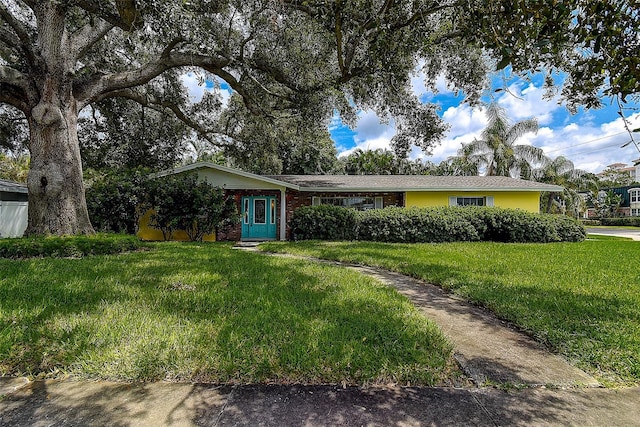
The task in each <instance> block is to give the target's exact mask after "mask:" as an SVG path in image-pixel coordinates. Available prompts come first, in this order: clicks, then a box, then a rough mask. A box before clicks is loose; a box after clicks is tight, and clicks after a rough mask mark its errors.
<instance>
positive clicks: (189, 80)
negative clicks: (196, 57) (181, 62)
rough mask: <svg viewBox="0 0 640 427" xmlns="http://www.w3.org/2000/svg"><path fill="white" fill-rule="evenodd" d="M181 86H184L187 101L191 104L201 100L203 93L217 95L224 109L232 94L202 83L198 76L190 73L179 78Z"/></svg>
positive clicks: (206, 82) (210, 84)
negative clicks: (187, 93)
mask: <svg viewBox="0 0 640 427" xmlns="http://www.w3.org/2000/svg"><path fill="white" fill-rule="evenodd" d="M180 79H181V80H182V84H183V85H185V87H186V88H187V91H188V92H189V99H190V100H191V102H193V103H196V102H200V101H201V100H202V97H203V95H204V92H205V91H207V92H210V93H217V94H218V95H219V96H220V101H221V102H222V106H223V107H226V106H227V105H228V103H229V99H230V98H231V94H232V92H231V91H230V90H226V89H222V88H220V87H219V85H216V84H212V83H211V82H209V81H205V82H203V81H202V80H200V79H199V78H198V76H197V75H196V74H194V73H192V72H189V73H186V74H183V75H181V76H180Z"/></svg>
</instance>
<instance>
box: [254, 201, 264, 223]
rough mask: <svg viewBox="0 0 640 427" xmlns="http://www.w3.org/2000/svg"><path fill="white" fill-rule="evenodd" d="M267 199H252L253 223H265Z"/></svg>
mask: <svg viewBox="0 0 640 427" xmlns="http://www.w3.org/2000/svg"><path fill="white" fill-rule="evenodd" d="M266 205H267V201H266V200H265V199H255V200H254V201H253V223H254V224H266V223H267V206H266Z"/></svg>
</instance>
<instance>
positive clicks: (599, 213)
mask: <svg viewBox="0 0 640 427" xmlns="http://www.w3.org/2000/svg"><path fill="white" fill-rule="evenodd" d="M588 202H589V203H590V204H591V205H592V206H593V208H594V210H595V212H596V217H598V218H615V217H617V216H618V215H619V213H620V205H621V204H622V196H621V195H620V194H616V193H614V192H613V190H609V191H606V192H605V191H602V190H600V191H593V192H592V193H591V194H590V196H589V199H588Z"/></svg>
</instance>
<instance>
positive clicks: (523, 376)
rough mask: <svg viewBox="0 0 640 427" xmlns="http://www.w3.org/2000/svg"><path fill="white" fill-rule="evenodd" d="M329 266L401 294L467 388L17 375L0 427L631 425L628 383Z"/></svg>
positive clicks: (419, 289) (445, 298)
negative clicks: (443, 345)
mask: <svg viewBox="0 0 640 427" xmlns="http://www.w3.org/2000/svg"><path fill="white" fill-rule="evenodd" d="M246 249H248V250H255V248H251V247H249V248H246ZM265 256H266V255H265ZM285 256H286V255H285ZM312 261H313V262H328V261H319V260H312ZM331 263H332V264H339V263H333V262H331ZM339 265H343V266H344V267H346V268H353V269H356V270H358V271H361V272H362V273H364V274H368V275H371V276H374V277H376V278H377V279H378V280H381V281H382V282H384V283H386V284H388V285H390V286H394V287H395V288H396V289H398V291H399V292H401V293H403V294H404V295H406V296H407V297H408V298H409V299H411V301H412V302H413V303H414V304H415V305H416V307H418V309H419V310H421V311H422V312H423V313H424V314H425V315H426V316H427V317H429V318H430V319H432V320H433V321H434V322H436V323H437V324H438V325H439V326H440V328H441V329H442V330H443V331H444V333H445V334H446V335H447V336H448V337H449V339H450V340H451V341H452V343H453V344H454V347H455V357H456V359H457V361H458V363H459V364H460V366H461V367H462V369H463V371H464V372H465V373H466V374H467V376H468V377H469V378H470V379H471V380H472V381H473V382H474V383H475V385H476V386H475V387H468V388H457V387H451V388H426V387H425V388H421V387H387V388H381V387H375V388H357V387H346V388H342V387H340V386H300V385H293V386H275V385H274V386H269V385H247V386H214V385H193V384H176V383H150V384H122V383H109V382H86V381H85V382H77V381H73V380H65V381H44V382H43V381H39V382H34V383H27V382H25V381H24V380H21V379H11V378H0V396H4V397H2V398H0V426H5V425H6V426H56V425H65V426H67V425H79V426H84V425H87V426H95V425H99V426H103V425H104V426H161V425H175V426H191V425H204V426H227V425H234V426H327V425H331V426H333V425H335V426H361V425H367V426H390V425H394V426H427V425H436V426H442V425H465V426H502V425H527V426H531V425H591V426H605V425H611V426H640V416H639V415H638V414H640V388H628V389H620V390H608V389H603V388H598V387H597V386H598V383H597V382H596V381H595V380H594V379H593V378H592V377H590V376H589V375H587V374H586V373H584V372H582V371H580V370H579V369H577V368H575V367H573V366H572V365H570V364H569V363H568V362H567V361H566V360H564V359H563V358H561V357H559V356H556V355H553V354H550V353H549V352H547V351H546V350H545V349H544V348H542V347H541V346H540V345H539V344H537V343H536V342H535V341H533V340H532V339H530V338H529V337H527V336H526V335H524V334H521V333H520V332H518V331H516V330H514V329H513V328H511V327H510V326H509V325H508V324H506V323H504V322H502V321H500V320H498V319H496V318H495V317H494V316H492V315H491V314H489V313H487V312H486V311H484V310H481V309H479V308H478V307H474V306H472V305H470V304H468V303H466V302H465V301H463V300H461V299H458V298H456V297H454V296H451V295H448V294H446V293H445V292H444V291H442V289H440V288H438V287H436V286H432V285H428V284H426V283H423V282H420V281H418V280H415V279H412V278H409V277H406V276H403V275H400V274H397V273H391V272H388V271H384V270H380V269H375V268H370V267H363V266H354V265H344V264H339ZM492 385H495V386H498V387H499V388H493V387H489V386H492Z"/></svg>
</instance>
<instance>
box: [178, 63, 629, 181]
mask: <svg viewBox="0 0 640 427" xmlns="http://www.w3.org/2000/svg"><path fill="white" fill-rule="evenodd" d="M506 81H507V83H506V84H507V85H508V90H507V91H502V92H494V91H493V90H491V91H490V92H489V93H491V94H492V97H493V99H494V100H495V101H496V102H498V103H499V104H500V105H502V106H503V107H504V108H505V109H506V110H507V114H508V115H509V117H510V118H511V119H512V120H516V121H517V120H524V119H529V118H537V119H538V122H539V125H540V130H539V131H538V133H537V134H533V133H531V134H527V135H525V136H524V137H522V138H521V139H520V140H519V143H521V144H531V145H534V146H536V147H540V148H542V149H543V150H544V151H545V153H546V154H547V155H548V156H550V157H557V156H565V157H567V158H568V159H570V160H572V161H573V162H574V164H575V166H576V167H577V168H580V169H584V170H586V171H589V172H599V171H601V170H603V169H604V168H605V167H606V166H607V165H610V164H612V163H626V164H629V165H631V164H632V163H633V160H635V159H638V158H640V152H638V150H637V149H636V147H635V146H634V145H633V144H630V145H628V146H627V147H625V148H621V146H622V145H623V144H624V143H625V142H627V141H629V139H630V138H629V134H628V133H626V132H625V129H624V126H623V122H622V120H621V118H620V116H619V115H618V113H617V111H618V107H617V104H616V103H615V101H614V100H612V99H604V100H603V104H604V106H603V108H601V109H598V110H584V109H580V110H579V111H578V113H577V114H575V115H571V114H570V113H569V111H568V110H567V108H566V107H565V106H564V105H562V104H561V103H560V102H559V98H558V97H555V98H553V99H550V100H547V99H544V98H543V95H544V89H543V88H542V76H541V75H533V76H532V77H531V78H530V79H529V81H525V80H522V79H509V80H506ZM183 82H184V84H185V85H186V86H187V87H188V88H189V91H190V93H191V95H192V99H193V100H194V101H197V100H199V99H200V98H201V97H202V93H203V92H204V91H205V90H218V88H215V87H214V85H213V84H212V83H211V82H209V81H207V82H206V83H205V84H204V86H202V85H200V84H199V83H202V81H200V82H198V79H197V78H196V76H194V75H193V74H187V75H184V76H183ZM503 85H504V84H503V80H502V79H501V78H499V77H497V76H496V78H494V87H502V86H503ZM436 87H437V88H438V92H439V93H438V94H437V95H434V94H433V93H431V92H430V91H428V90H426V89H425V85H424V81H423V77H422V76H421V75H419V74H417V75H416V76H415V77H414V78H413V79H412V88H413V92H414V93H415V94H416V95H417V96H418V97H419V98H420V99H421V100H422V101H423V102H434V103H436V104H437V105H439V106H440V113H439V114H440V116H441V117H442V118H443V119H444V121H445V122H447V123H448V124H449V125H450V129H449V132H448V133H447V134H446V135H445V137H444V139H443V140H442V142H441V143H440V144H439V145H437V146H435V147H434V148H433V150H432V155H426V154H425V153H423V152H422V151H421V150H419V149H417V148H415V149H414V150H413V151H412V153H411V157H412V158H420V159H424V160H430V161H432V162H434V163H439V162H440V161H442V160H444V159H446V158H447V157H449V156H453V155H455V154H456V151H457V150H458V149H459V148H460V147H461V144H462V143H468V142H471V141H473V139H474V138H476V137H479V135H480V132H481V131H482V129H483V128H484V127H485V126H486V124H487V120H486V116H485V114H484V111H483V110H482V108H471V107H469V106H468V105H467V104H464V103H462V100H463V96H462V95H460V96H457V97H456V96H455V94H454V92H453V91H452V90H450V89H448V88H447V84H446V81H445V80H444V79H443V78H440V79H438V81H437V84H436ZM229 91H230V88H229V87H228V85H226V84H224V83H223V84H222V87H221V88H220V93H221V95H222V97H223V102H225V103H226V101H227V100H228V98H229V96H230V92H229ZM483 99H484V100H485V101H489V100H490V97H488V96H487V97H485V98H483ZM627 107H629V109H628V110H626V111H625V115H626V116H627V119H628V120H629V122H630V123H631V124H630V128H631V129H636V128H640V105H638V104H632V105H627ZM329 132H330V133H331V137H332V138H333V140H334V142H335V144H336V148H337V150H338V155H339V156H344V155H347V154H349V153H350V152H352V151H353V150H354V149H356V148H360V149H363V150H366V149H372V150H373V149H377V148H389V143H390V141H391V138H393V135H394V134H395V129H394V123H393V121H391V122H390V123H388V124H384V123H381V121H380V119H379V118H378V117H377V116H376V114H375V113H374V112H372V111H361V112H360V113H359V120H358V122H357V124H356V126H355V127H354V128H353V129H349V128H348V127H346V126H344V125H343V124H342V122H341V121H340V119H339V117H334V118H333V121H332V123H331V124H330V126H329ZM634 138H635V140H636V141H640V134H638V133H636V134H634Z"/></svg>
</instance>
